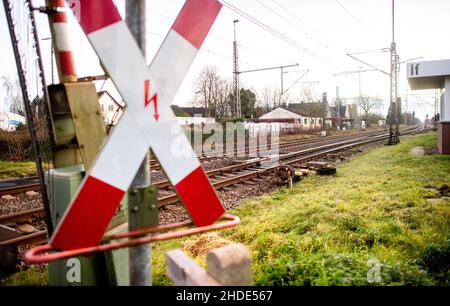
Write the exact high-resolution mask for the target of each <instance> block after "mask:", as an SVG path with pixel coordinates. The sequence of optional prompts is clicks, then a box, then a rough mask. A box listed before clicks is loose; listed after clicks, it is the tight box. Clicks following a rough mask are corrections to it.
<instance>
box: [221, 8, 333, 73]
mask: <svg viewBox="0 0 450 306" xmlns="http://www.w3.org/2000/svg"><path fill="white" fill-rule="evenodd" d="M219 2H220V3H222V4H223V5H224V6H225V7H226V8H228V9H230V10H232V11H234V12H235V13H237V14H238V15H240V16H242V17H244V18H245V19H247V20H249V21H250V22H252V23H253V24H255V25H257V26H258V27H260V28H262V29H263V30H265V31H267V32H269V33H270V34H272V35H274V36H276V37H277V38H279V39H280V40H282V41H284V42H286V43H288V44H289V45H291V46H293V47H295V48H297V49H299V50H300V51H302V52H303V53H305V54H307V55H309V56H310V57H312V58H314V59H316V60H318V61H320V62H324V63H326V64H330V65H332V63H330V62H329V61H327V60H326V59H324V58H322V57H321V56H319V55H317V54H316V53H314V52H313V51H311V50H309V49H308V48H305V47H303V46H302V45H300V44H299V43H297V42H295V41H294V40H292V39H290V38H288V37H286V36H285V35H284V34H282V33H280V32H278V31H277V30H275V29H273V28H272V27H270V26H268V25H266V24H265V23H263V22H261V21H259V20H258V19H256V18H254V17H252V16H251V15H249V14H247V13H246V12H244V11H242V10H241V9H239V8H237V7H235V6H234V5H232V4H230V3H228V2H227V1H225V0H219Z"/></svg>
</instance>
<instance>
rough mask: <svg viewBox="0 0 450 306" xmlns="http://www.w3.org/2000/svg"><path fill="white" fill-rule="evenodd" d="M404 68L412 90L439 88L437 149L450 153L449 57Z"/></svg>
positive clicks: (443, 152)
mask: <svg viewBox="0 0 450 306" xmlns="http://www.w3.org/2000/svg"><path fill="white" fill-rule="evenodd" d="M406 70H407V76H408V82H409V85H410V86H411V89H412V90H423V89H440V93H441V98H440V105H439V121H438V123H437V127H438V149H439V152H440V153H441V154H450V59H447V60H438V61H426V62H418V63H409V64H408V66H407V69H406Z"/></svg>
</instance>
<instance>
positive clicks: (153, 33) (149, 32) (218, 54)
mask: <svg viewBox="0 0 450 306" xmlns="http://www.w3.org/2000/svg"><path fill="white" fill-rule="evenodd" d="M147 34H151V35H154V36H157V37H160V38H164V37H165V36H164V35H161V34H159V33H156V32H151V31H147ZM199 51H200V52H207V53H210V54H213V55H216V56H220V57H223V58H226V59H228V60H233V58H232V57H231V56H228V55H225V54H222V53H219V52H216V51H213V50H210V49H206V48H200V50H199ZM244 64H247V65H250V66H253V67H256V65H254V64H251V63H249V62H244Z"/></svg>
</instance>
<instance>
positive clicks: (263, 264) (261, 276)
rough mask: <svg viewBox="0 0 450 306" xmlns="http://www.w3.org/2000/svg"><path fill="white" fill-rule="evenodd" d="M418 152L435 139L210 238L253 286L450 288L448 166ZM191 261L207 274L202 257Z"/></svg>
mask: <svg viewBox="0 0 450 306" xmlns="http://www.w3.org/2000/svg"><path fill="white" fill-rule="evenodd" d="M416 146H423V147H425V148H434V147H436V134H435V133H427V134H421V135H416V136H410V137H406V138H402V142H401V144H400V145H398V146H395V147H380V148H377V149H374V150H372V151H370V152H367V153H364V154H362V155H360V156H358V157H356V158H354V159H353V160H352V161H350V162H349V163H346V164H343V165H341V166H339V167H338V173H337V175H335V176H332V177H321V176H315V175H311V176H310V177H307V178H305V179H304V180H303V181H301V182H300V183H298V184H296V185H295V186H294V189H292V190H288V189H280V190H278V191H275V192H272V193H270V194H268V195H265V196H262V197H258V198H254V199H250V200H248V201H246V202H245V203H244V204H243V205H242V206H240V207H239V208H238V209H236V210H234V211H233V212H232V213H234V214H236V215H238V216H239V217H241V220H242V224H241V225H239V226H238V227H236V228H234V229H229V230H225V231H221V232H218V233H217V234H218V235H219V236H220V237H221V238H224V239H227V240H230V241H233V242H240V243H243V244H245V245H246V246H247V247H248V248H249V250H250V252H251V255H252V258H253V271H254V282H255V284H257V285H450V278H449V270H450V240H449V238H450V200H449V196H450V194H449V185H450V156H441V155H424V156H414V155H411V154H410V150H411V149H412V148H414V147H416ZM204 236H205V235H202V236H197V237H191V238H189V239H190V240H191V242H192V240H193V239H199V238H201V237H204ZM197 241H199V240H197ZM184 242H186V239H177V240H172V241H167V242H163V243H156V244H155V245H154V246H153V253H152V255H153V283H154V284H155V285H170V284H171V282H170V280H168V279H167V277H165V260H164V252H166V251H167V250H170V249H174V248H180V247H182V245H183V243H184ZM191 245H192V243H191ZM213 245H214V243H211V246H213ZM202 254H204V252H203V253H202ZM191 255H192V256H194V258H195V259H196V260H197V261H198V262H199V263H200V264H201V265H205V262H204V255H203V256H202V255H199V256H196V257H195V254H191ZM28 274H30V275H31V278H32V279H33V283H34V284H45V283H46V279H45V277H46V276H45V273H44V274H41V275H40V276H39V275H38V276H36V275H35V272H34V271H33V270H32V271H31V272H29V271H25V272H21V273H19V274H18V275H16V276H13V277H11V278H9V279H8V280H7V281H6V282H5V284H10V285H14V284H23V283H22V282H25V279H27V278H28V277H29V276H28Z"/></svg>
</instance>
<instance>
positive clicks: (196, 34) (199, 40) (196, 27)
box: [172, 0, 222, 49]
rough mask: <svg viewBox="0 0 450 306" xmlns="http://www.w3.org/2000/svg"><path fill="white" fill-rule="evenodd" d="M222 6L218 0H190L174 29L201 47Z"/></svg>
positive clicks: (198, 47)
mask: <svg viewBox="0 0 450 306" xmlns="http://www.w3.org/2000/svg"><path fill="white" fill-rule="evenodd" d="M221 8H222V4H221V3H219V2H218V1H216V0H188V1H186V4H185V5H184V7H183V9H182V10H181V12H180V14H179V15H178V17H177V19H176V20H175V23H174V24H173V26H172V29H174V30H175V31H177V32H178V34H180V35H181V36H183V37H184V38H185V39H186V40H187V41H189V42H190V43H191V44H193V45H194V47H196V48H197V49H200V47H201V45H202V44H203V41H204V40H205V38H206V35H207V34H208V32H209V30H210V29H211V26H212V25H213V23H214V20H215V19H216V17H217V15H218V14H219V12H220V9H221Z"/></svg>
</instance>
